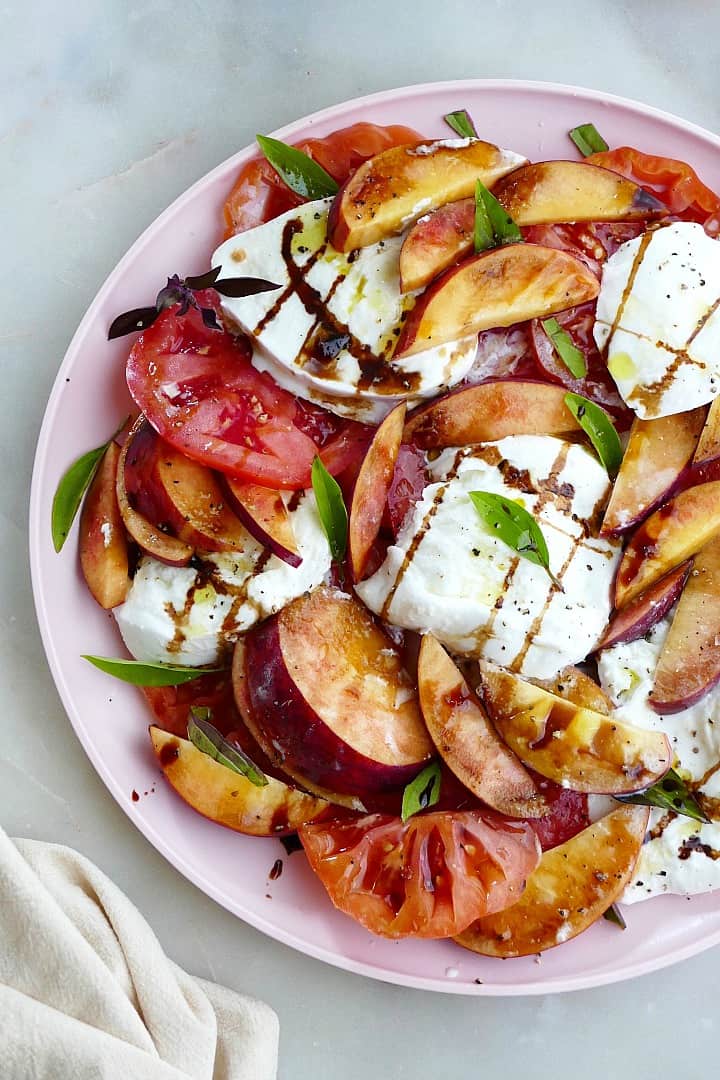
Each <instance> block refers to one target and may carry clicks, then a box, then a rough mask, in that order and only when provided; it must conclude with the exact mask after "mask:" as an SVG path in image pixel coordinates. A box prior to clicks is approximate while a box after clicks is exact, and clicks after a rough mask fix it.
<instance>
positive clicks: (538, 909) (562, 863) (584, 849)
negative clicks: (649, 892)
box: [455, 806, 650, 958]
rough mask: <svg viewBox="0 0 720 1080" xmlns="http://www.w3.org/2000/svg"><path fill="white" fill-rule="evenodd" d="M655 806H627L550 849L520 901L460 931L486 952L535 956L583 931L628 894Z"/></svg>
mask: <svg viewBox="0 0 720 1080" xmlns="http://www.w3.org/2000/svg"><path fill="white" fill-rule="evenodd" d="M649 814H650V810H649V808H648V807H647V806H621V807H618V809H617V810H613V811H612V813H610V814H608V815H607V816H606V817H604V818H601V819H600V821H596V822H595V824H594V825H589V826H588V827H587V828H586V829H583V831H582V832H580V833H578V834H577V836H573V838H572V839H571V840H568V841H567V842H566V843H564V844H561V845H560V846H559V847H555V848H552V849H551V850H550V851H546V852H544V854H543V856H542V858H541V860H540V865H539V866H538V867H537V869H536V870H533V872H532V874H531V875H530V877H529V878H528V879H527V885H526V886H525V892H524V893H523V894H522V896H521V897H520V899H519V900H518V901H517V903H515V904H513V905H512V907H509V908H506V909H505V911H500V912H498V913H497V914H495V915H486V916H484V917H483V918H482V919H478V920H477V922H474V923H473V924H472V926H470V927H469V928H468V929H467V930H465V931H464V933H462V934H460V936H459V937H456V938H455V940H456V941H457V942H458V944H459V945H462V946H464V948H466V949H471V950H472V951H473V952H476V953H481V954H482V955H483V956H500V957H503V958H506V957H510V956H530V955H531V954H532V953H540V952H544V951H545V950H546V949H552V948H554V946H555V945H561V944H562V943H563V942H564V941H569V940H570V939H571V938H574V937H577V935H578V934H581V933H582V932H583V930H587V928H588V927H589V926H591V925H592V924H593V923H594V922H595V921H596V920H597V919H599V918H600V916H601V915H603V914H604V912H606V911H607V909H608V908H609V907H610V906H611V905H612V904H613V903H614V902H615V901H616V900H617V898H618V897H619V896H620V895H621V894H622V891H623V889H624V888H625V886H626V885H627V883H628V881H629V880H630V878H631V877H632V873H633V870H634V869H635V864H636V863H637V860H638V856H639V854H640V849H641V848H642V845H643V840H644V839H645V833H646V830H647V824H648V817H649Z"/></svg>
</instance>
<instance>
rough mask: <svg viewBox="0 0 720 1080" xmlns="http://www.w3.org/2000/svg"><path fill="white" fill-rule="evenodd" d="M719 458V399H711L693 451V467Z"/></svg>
mask: <svg viewBox="0 0 720 1080" xmlns="http://www.w3.org/2000/svg"><path fill="white" fill-rule="evenodd" d="M717 457H720V397H716V398H713V401H712V404H711V405H710V408H709V409H708V414H707V419H706V420H705V426H704V427H703V429H702V431H701V432H700V439H699V441H698V444H697V449H696V450H695V456H694V458H693V465H704V464H705V462H706V461H712V460H713V458H717Z"/></svg>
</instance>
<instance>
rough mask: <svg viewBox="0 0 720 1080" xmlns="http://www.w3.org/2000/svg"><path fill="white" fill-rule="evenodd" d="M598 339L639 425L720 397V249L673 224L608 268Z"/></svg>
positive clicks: (697, 228)
mask: <svg viewBox="0 0 720 1080" xmlns="http://www.w3.org/2000/svg"><path fill="white" fill-rule="evenodd" d="M596 319H597V321H596V323H595V329H594V334H595V340H596V342H597V345H598V348H600V349H601V350H604V351H605V353H606V355H607V358H608V369H609V371H610V373H611V375H612V376H613V378H614V380H615V382H616V384H617V388H618V390H619V391H620V394H621V396H622V397H623V399H624V401H625V402H626V403H627V404H628V405H629V406H630V407H631V408H633V409H634V410H635V412H636V413H637V415H638V416H640V417H642V418H643V419H651V418H653V417H658V416H669V415H670V414H672V413H678V412H684V411H685V410H686V409H692V408H695V406H697V405H703V404H704V403H706V402H708V401H712V399H713V398H714V397H715V395H716V394H717V392H718V390H720V243H718V241H717V240H713V239H711V238H710V237H709V236H708V235H707V234H706V232H705V230H704V229H703V227H702V225H697V224H693V223H692V222H677V223H675V224H673V225H668V226H666V227H664V228H661V229H657V230H655V231H654V232H649V233H646V234H645V235H644V236H642V237H638V238H637V239H635V240H629V241H628V242H627V243H626V244H623V245H622V246H621V247H620V248H618V250H617V251H616V252H615V254H614V255H612V256H611V257H610V258H609V259H608V261H607V262H606V263H605V266H604V268H603V275H602V286H601V288H600V295H599V296H598V302H597V315H596Z"/></svg>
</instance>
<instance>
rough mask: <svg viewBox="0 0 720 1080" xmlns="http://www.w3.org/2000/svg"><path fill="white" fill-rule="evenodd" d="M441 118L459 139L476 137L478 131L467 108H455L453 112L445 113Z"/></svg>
mask: <svg viewBox="0 0 720 1080" xmlns="http://www.w3.org/2000/svg"><path fill="white" fill-rule="evenodd" d="M443 120H444V121H445V123H446V124H448V126H449V127H451V128H452V129H453V131H454V132H455V134H456V135H459V136H460V138H461V139H477V137H478V133H477V131H476V130H475V125H474V124H473V122H472V118H471V116H470V113H469V112H468V111H467V109H456V110H455V111H454V112H449V113H446V114H445V116H443Z"/></svg>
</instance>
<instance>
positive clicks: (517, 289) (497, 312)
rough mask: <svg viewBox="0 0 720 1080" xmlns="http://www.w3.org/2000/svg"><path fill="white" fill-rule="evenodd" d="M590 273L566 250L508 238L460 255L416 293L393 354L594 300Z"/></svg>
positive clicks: (596, 289)
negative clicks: (478, 252)
mask: <svg viewBox="0 0 720 1080" xmlns="http://www.w3.org/2000/svg"><path fill="white" fill-rule="evenodd" d="M599 289H600V283H599V282H598V279H597V278H596V277H595V275H594V274H593V273H592V272H591V271H590V270H588V268H587V267H586V266H585V264H584V263H583V262H581V261H580V259H576V258H575V256H574V255H570V254H568V252H567V251H560V250H557V249H556V248H550V247H544V246H543V245H541V244H509V245H508V246H506V247H500V248H494V249H493V250H492V251H486V252H483V254H481V255H475V256H473V257H472V258H470V259H466V260H465V261H464V262H462V263H460V265H459V266H455V267H453V268H452V269H451V270H448V271H446V273H444V274H443V275H442V277H441V278H439V279H438V280H437V281H436V282H435V283H434V284H433V285H431V286H430V288H429V289H427V290H426V291H425V292H424V293H423V294H422V296H420V297H419V299H418V301H417V303H416V304H415V307H414V308H413V309H412V310H411V312H410V314H409V316H408V318H407V321H406V322H405V323H404V325H403V328H402V331H401V333H400V336H399V337H398V342H397V346H396V349H395V356H397V357H400V356H410V355H412V354H413V353H417V352H422V351H423V350H424V349H431V348H433V347H434V346H436V345H443V344H445V343H446V342H448V341H457V340H458V339H459V338H463V337H467V336H468V335H470V334H476V333H478V332H479V331H480V330H488V329H490V328H491V327H496V326H512V325H513V324H514V323H517V322H524V321H525V320H526V319H537V318H545V317H546V316H548V315H554V314H555V313H556V312H558V311H564V310H565V308H569V307H574V306H575V305H576V304H584V303H585V302H586V301H588V300H594V298H595V297H596V296H597V294H598V292H599Z"/></svg>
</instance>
